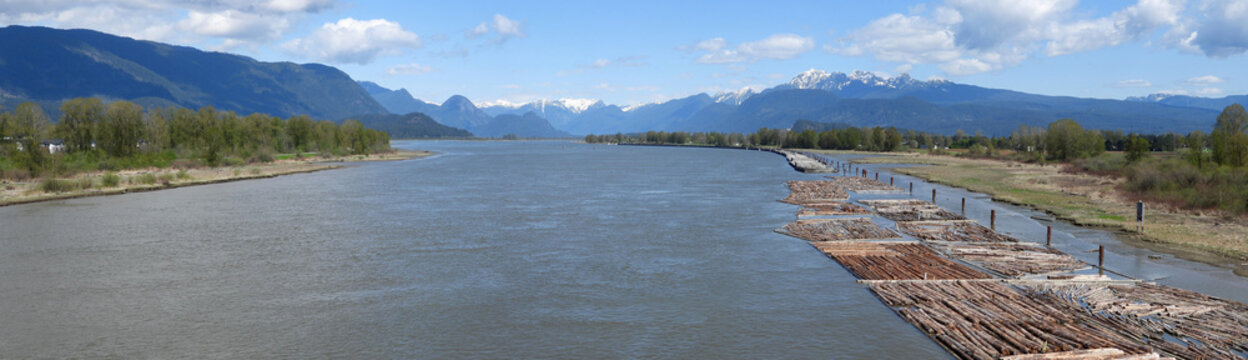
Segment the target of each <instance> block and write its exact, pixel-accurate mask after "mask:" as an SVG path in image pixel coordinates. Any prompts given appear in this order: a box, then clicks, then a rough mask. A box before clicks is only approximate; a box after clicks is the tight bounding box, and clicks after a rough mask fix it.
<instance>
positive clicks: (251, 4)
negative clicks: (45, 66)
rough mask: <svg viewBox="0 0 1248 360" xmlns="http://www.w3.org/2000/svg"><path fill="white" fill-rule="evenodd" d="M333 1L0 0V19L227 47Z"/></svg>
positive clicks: (279, 31) (281, 31) (270, 35)
mask: <svg viewBox="0 0 1248 360" xmlns="http://www.w3.org/2000/svg"><path fill="white" fill-rule="evenodd" d="M333 5H334V0H268V1H259V2H257V1H247V0H151V1H135V0H94V1H72V0H46V1H42V0H5V1H0V23H2V24H21V25H41V26H52V27H57V28H86V29H93V30H98V31H103V32H107V33H111V34H117V35H122V36H129V37H134V38H138V39H144V40H155V41H162V42H172V43H178V44H186V45H194V46H201V47H227V48H228V47H233V46H237V45H244V44H245V45H255V44H257V43H260V42H267V41H273V40H275V39H278V38H281V37H282V36H285V35H286V33H287V32H288V31H290V30H291V29H293V28H295V25H297V24H298V23H299V22H301V21H302V20H303V19H304V18H305V17H306V14H309V13H315V12H319V11H321V10H324V9H328V8H331V7H333ZM214 41H219V42H220V43H219V45H213V44H212V43H211V42H214Z"/></svg>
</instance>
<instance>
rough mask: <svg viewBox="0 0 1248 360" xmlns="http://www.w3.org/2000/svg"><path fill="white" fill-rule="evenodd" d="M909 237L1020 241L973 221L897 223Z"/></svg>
mask: <svg viewBox="0 0 1248 360" xmlns="http://www.w3.org/2000/svg"><path fill="white" fill-rule="evenodd" d="M897 229H898V230H901V232H904V233H906V234H907V235H910V236H913V237H915V238H918V239H921V240H927V241H951V242H977V243H980V242H982V243H1003V242H1004V243H1016V242H1018V239H1015V238H1013V237H1010V236H1008V235H1003V234H1001V233H998V232H996V231H992V229H989V228H986V227H984V226H983V225H980V224H976V223H974V222H971V221H941V222H937V221H918V222H900V223H897Z"/></svg>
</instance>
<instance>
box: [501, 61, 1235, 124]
mask: <svg viewBox="0 0 1248 360" xmlns="http://www.w3.org/2000/svg"><path fill="white" fill-rule="evenodd" d="M566 100H567V99H561V100H556V101H546V100H539V101H535V102H532V103H528V104H519V105H517V104H509V105H506V106H490V107H486V108H484V109H482V110H484V111H485V112H486V113H488V114H491V115H501V114H522V113H527V112H533V113H535V114H537V115H539V116H543V117H546V118H547V119H550V122H551V124H552V125H554V127H556V128H558V129H560V130H564V131H567V132H570V133H573V134H588V133H596V134H611V133H616V132H624V133H629V132H644V131H649V130H663V131H734V132H753V131H755V130H757V129H758V128H761V127H772V128H787V127H789V126H791V125H792V124H793V123H794V121H796V120H801V119H805V120H811V121H815V122H826V123H838V124H846V125H849V126H896V127H901V128H908V129H916V130H923V131H931V132H937V133H953V132H955V131H957V130H962V131H965V132H968V133H973V132H976V131H982V132H984V133H986V134H990V135H1007V134H1009V133H1010V132H1011V131H1013V130H1014V129H1017V128H1018V126H1019V125H1027V126H1046V125H1048V124H1049V123H1050V122H1053V121H1055V120H1058V119H1062V118H1072V119H1075V120H1076V121H1079V123H1080V124H1083V126H1085V127H1088V128H1095V129H1120V130H1123V131H1127V132H1142V133H1161V132H1167V131H1175V132H1188V131H1191V130H1197V129H1202V130H1208V129H1209V128H1211V127H1212V124H1213V122H1214V120H1215V118H1216V116H1217V113H1218V112H1220V111H1221V109H1222V108H1223V107H1225V106H1226V105H1229V104H1230V103H1233V102H1240V103H1245V102H1248V101H1245V100H1248V96H1229V97H1226V98H1222V99H1204V98H1190V97H1182V96H1169V97H1165V98H1164V99H1157V100H1152V101H1142V100H1141V99H1129V100H1111V99H1089V98H1077V97H1069V96H1047V95H1036V94H1028V93H1024V92H1019V91H1013V90H1005V89H992V88H985V87H980V86H974V85H966V84H959V83H955V82H951V81H948V80H943V79H932V80H917V79H914V78H911V77H910V76H909V75H908V74H901V75H899V76H895V77H888V76H882V75H879V74H875V73H871V72H865V71H853V72H850V73H848V74H846V73H840V72H826V71H822V70H815V69H811V70H808V71H804V72H802V73H799V74H797V75H796V76H794V77H793V78H792V79H791V80H789V81H788V82H786V83H782V84H779V85H776V86H774V87H771V88H768V89H765V90H762V91H757V92H756V91H754V90H752V89H749V88H745V89H742V90H739V91H734V92H721V93H718V94H716V95H715V96H713V97H712V96H710V95H707V94H705V93H703V94H697V95H693V96H689V97H684V98H679V99H672V100H668V101H665V102H662V103H652V104H643V105H632V106H628V107H620V106H617V105H610V104H605V103H603V102H601V101H593V100H579V102H578V103H580V104H585V103H592V104H593V105H592V106H588V107H585V108H572V107H570V106H567V105H566V104H567V103H568V101H566Z"/></svg>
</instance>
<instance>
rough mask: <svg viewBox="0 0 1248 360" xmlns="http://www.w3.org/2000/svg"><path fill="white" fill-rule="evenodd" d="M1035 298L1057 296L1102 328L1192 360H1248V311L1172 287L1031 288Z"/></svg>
mask: <svg viewBox="0 0 1248 360" xmlns="http://www.w3.org/2000/svg"><path fill="white" fill-rule="evenodd" d="M1025 289H1027V290H1028V292H1029V295H1032V296H1052V297H1054V298H1059V299H1063V300H1065V301H1067V302H1068V303H1069V304H1070V305H1071V306H1074V307H1079V308H1082V309H1087V312H1088V313H1089V316H1091V318H1092V319H1093V320H1095V321H1096V322H1097V323H1098V325H1097V326H1099V327H1101V328H1104V329H1107V330H1109V331H1112V332H1115V333H1118V334H1120V335H1122V336H1125V337H1129V338H1134V339H1139V341H1142V342H1147V343H1148V344H1149V345H1150V346H1152V347H1154V348H1155V349H1156V350H1157V351H1158V352H1161V353H1164V354H1168V355H1173V356H1177V357H1180V358H1186V359H1197V358H1206V359H1223V358H1225V359H1231V358H1241V359H1242V358H1245V357H1246V355H1245V354H1248V305H1245V304H1243V303H1239V302H1235V301H1230V300H1224V299H1219V298H1215V297H1211V296H1208V295H1204V294H1201V293H1197V292H1194V291H1188V290H1183V289H1177V288H1173V287H1168V286H1162V285H1155V284H1148V283H1139V284H1134V285H1098V284H1073V285H1072V284H1046V283H1036V284H1028V285H1027V286H1026V287H1025Z"/></svg>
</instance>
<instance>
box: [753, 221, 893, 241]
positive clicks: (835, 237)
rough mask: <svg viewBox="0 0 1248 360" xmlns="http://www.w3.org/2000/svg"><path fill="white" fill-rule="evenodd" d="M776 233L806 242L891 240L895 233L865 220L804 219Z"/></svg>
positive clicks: (785, 226)
mask: <svg viewBox="0 0 1248 360" xmlns="http://www.w3.org/2000/svg"><path fill="white" fill-rule="evenodd" d="M776 231H777V232H779V233H781V234H785V235H789V236H792V237H795V238H799V239H803V240H806V241H846V240H872V239H891V238H897V237H900V235H898V234H897V233H896V232H894V231H892V230H889V229H885V228H882V227H880V226H879V225H876V224H875V223H874V222H872V221H871V220H869V219H867V218H847V219H804V220H797V221H794V222H791V223H789V224H787V225H784V227H782V228H780V229H777V230H776Z"/></svg>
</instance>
